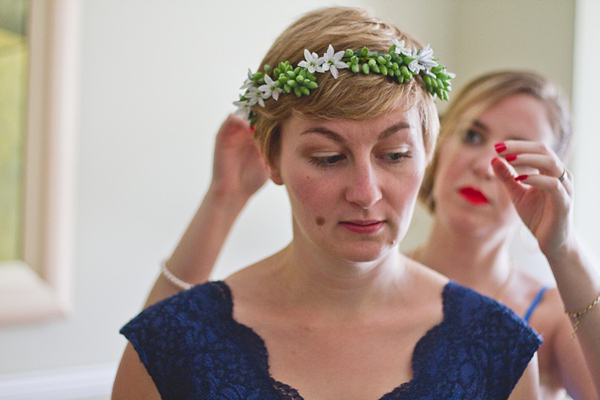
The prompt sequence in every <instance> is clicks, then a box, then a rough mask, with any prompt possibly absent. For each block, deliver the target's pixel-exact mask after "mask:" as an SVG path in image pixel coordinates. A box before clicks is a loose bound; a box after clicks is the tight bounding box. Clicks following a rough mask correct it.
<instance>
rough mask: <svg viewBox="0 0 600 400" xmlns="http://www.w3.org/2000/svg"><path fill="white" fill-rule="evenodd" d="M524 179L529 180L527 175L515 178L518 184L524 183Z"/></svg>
mask: <svg viewBox="0 0 600 400" xmlns="http://www.w3.org/2000/svg"><path fill="white" fill-rule="evenodd" d="M524 179H527V175H519V176H517V177H516V178H515V181H517V182H518V181H522V180H524Z"/></svg>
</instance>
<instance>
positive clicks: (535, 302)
mask: <svg viewBox="0 0 600 400" xmlns="http://www.w3.org/2000/svg"><path fill="white" fill-rule="evenodd" d="M546 290H548V287H547V286H542V288H541V289H540V291H539V292H538V293H537V294H536V295H535V298H534V299H533V301H532V302H531V305H530V306H529V308H528V309H527V312H526V313H525V316H524V317H523V319H524V320H525V322H527V323H529V318H531V314H533V311H534V310H535V309H536V307H537V306H538V305H539V304H540V302H541V301H542V298H543V297H544V293H545V292H546Z"/></svg>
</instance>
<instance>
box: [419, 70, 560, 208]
mask: <svg viewBox="0 0 600 400" xmlns="http://www.w3.org/2000/svg"><path fill="white" fill-rule="evenodd" d="M517 94H526V95H529V96H532V97H533V98H536V99H538V100H539V101H540V102H541V103H542V104H543V105H544V107H545V108H546V112H547V115H548V121H549V122H550V126H551V127H552V131H553V132H554V135H555V139H556V141H555V146H554V150H555V151H556V153H557V154H558V156H559V157H561V158H563V159H564V158H565V157H566V156H567V154H568V148H569V143H570V139H571V119H570V112H569V108H568V103H567V101H566V99H565V97H564V94H563V93H562V92H561V91H560V90H559V89H558V88H557V87H556V86H555V85H553V84H552V83H551V82H550V81H549V80H547V79H546V78H544V77H543V76H541V75H539V74H537V73H534V72H526V71H498V72H491V73H488V74H485V75H482V76H480V77H478V78H476V79H474V80H472V81H471V82H470V83H468V84H467V85H466V86H465V87H464V88H463V89H462V90H461V91H460V92H459V93H458V94H457V95H455V96H454V98H453V101H451V102H450V104H449V106H448V109H447V110H446V113H445V115H444V116H443V117H442V120H441V127H440V136H439V140H438V142H437V144H436V148H435V152H434V154H433V160H432V162H431V163H430V164H429V166H428V168H427V170H426V172H425V177H424V179H423V184H422V186H421V190H420V192H419V199H420V200H421V201H422V202H423V204H424V205H425V206H426V207H427V208H428V209H429V210H430V211H432V212H433V211H434V209H435V202H434V199H433V195H432V192H433V186H434V178H435V174H436V170H437V162H438V155H439V151H440V149H441V148H442V147H443V146H444V142H445V141H446V140H447V139H448V138H449V137H450V136H452V135H454V134H460V133H463V132H465V131H466V130H467V129H469V128H470V127H471V126H472V125H473V122H474V121H475V120H476V119H477V118H478V117H479V116H480V115H481V114H482V113H483V112H484V111H485V110H487V109H488V108H490V107H491V106H493V105H495V104H497V103H498V102H500V101H502V100H504V99H506V98H508V97H510V96H514V95H517Z"/></svg>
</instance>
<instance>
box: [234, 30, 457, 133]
mask: <svg viewBox="0 0 600 400" xmlns="http://www.w3.org/2000/svg"><path fill="white" fill-rule="evenodd" d="M304 58H305V59H304V60H303V61H300V62H299V63H298V65H297V66H296V67H294V66H292V65H291V64H290V63H289V61H283V62H281V63H279V65H278V66H277V67H276V68H275V69H272V68H271V67H270V66H269V65H266V64H265V65H264V67H263V70H264V73H262V72H257V73H255V74H253V73H252V72H251V70H250V69H248V78H247V79H246V81H245V82H244V84H243V85H242V87H241V88H240V89H245V92H244V94H243V95H240V99H239V100H238V101H236V102H234V103H233V104H234V105H236V106H237V107H238V113H241V114H243V115H244V116H245V118H246V119H248V120H249V121H250V125H251V126H253V125H254V124H255V123H256V115H255V114H254V112H253V111H252V106H254V105H255V104H258V105H260V106H261V107H264V106H265V100H267V99H269V98H273V100H275V101H277V100H278V99H279V95H280V94H289V93H294V94H295V95H296V96H297V97H302V96H308V95H309V94H310V93H311V91H312V90H315V89H317V88H318V87H319V85H318V84H317V77H316V76H315V72H318V73H326V72H327V71H329V72H331V75H333V78H334V79H337V77H338V73H339V72H338V70H340V69H346V68H347V69H350V70H351V71H352V72H354V73H360V72H362V73H363V74H369V73H371V72H373V73H377V74H381V75H383V76H386V77H389V78H392V79H394V80H396V81H397V82H398V83H405V82H408V81H410V80H411V79H412V78H413V76H414V75H420V76H421V77H422V78H423V82H424V83H425V87H426V88H427V91H428V92H429V93H431V94H432V95H433V97H434V98H435V97H439V98H441V99H442V100H448V92H449V91H450V90H452V85H451V80H452V79H453V78H454V77H455V75H454V74H453V73H451V72H448V71H446V67H444V66H443V65H441V64H438V62H437V58H434V57H433V50H432V49H431V47H429V45H427V46H426V47H424V48H423V49H420V50H410V49H408V48H406V47H404V40H400V41H399V40H397V39H393V44H392V46H391V47H390V50H389V52H388V53H387V54H382V53H377V52H373V51H369V49H368V48H367V47H363V48H362V49H360V50H351V49H347V50H346V51H338V52H337V53H336V52H335V50H334V49H333V46H332V45H329V48H328V49H327V52H326V53H325V54H323V56H322V57H319V56H318V55H317V53H311V52H310V51H308V50H304ZM271 72H272V75H271Z"/></svg>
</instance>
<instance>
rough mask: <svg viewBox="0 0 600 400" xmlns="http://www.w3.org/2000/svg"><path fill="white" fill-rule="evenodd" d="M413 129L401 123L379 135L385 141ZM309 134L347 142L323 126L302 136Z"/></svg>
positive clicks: (314, 128) (306, 131) (404, 122)
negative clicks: (395, 134)
mask: <svg viewBox="0 0 600 400" xmlns="http://www.w3.org/2000/svg"><path fill="white" fill-rule="evenodd" d="M411 128H412V126H411V125H410V124H409V123H408V122H406V121H400V122H398V123H395V124H394V125H392V126H390V127H388V128H386V129H384V130H383V132H381V133H380V134H379V140H382V139H385V138H387V137H389V136H390V135H393V134H394V133H397V132H399V131H401V130H404V129H411ZM308 133H317V134H321V135H324V136H326V137H328V138H330V139H331V140H335V141H337V142H345V141H346V140H345V139H344V137H343V136H342V135H340V134H339V133H336V132H335V131H332V130H331V129H328V128H325V127H323V126H315V127H312V128H309V129H307V130H305V131H303V132H301V133H300V134H301V135H304V134H308Z"/></svg>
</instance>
